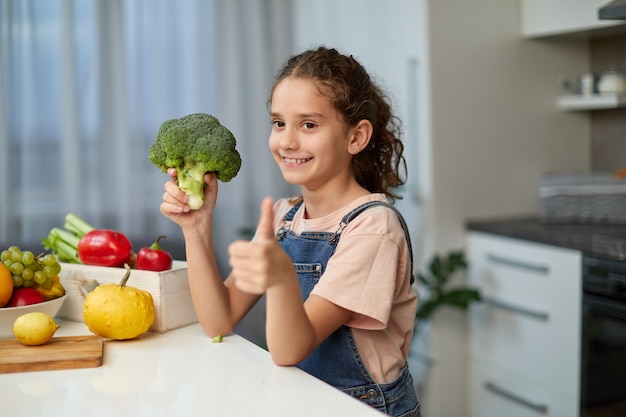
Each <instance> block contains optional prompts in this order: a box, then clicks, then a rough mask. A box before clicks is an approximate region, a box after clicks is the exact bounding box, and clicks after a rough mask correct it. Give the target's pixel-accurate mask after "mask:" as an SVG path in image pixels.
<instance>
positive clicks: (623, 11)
mask: <svg viewBox="0 0 626 417" xmlns="http://www.w3.org/2000/svg"><path fill="white" fill-rule="evenodd" d="M598 19H600V20H622V19H626V0H613V1H612V2H610V3H608V4H606V5H604V6H602V7H600V9H599V10H598Z"/></svg>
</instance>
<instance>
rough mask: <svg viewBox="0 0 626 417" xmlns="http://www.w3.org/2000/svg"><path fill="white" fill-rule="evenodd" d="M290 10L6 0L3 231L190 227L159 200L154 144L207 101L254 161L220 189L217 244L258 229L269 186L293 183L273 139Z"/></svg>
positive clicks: (0, 121) (0, 27)
mask: <svg viewBox="0 0 626 417" xmlns="http://www.w3.org/2000/svg"><path fill="white" fill-rule="evenodd" d="M290 10H291V7H290V1H289V0H259V1H256V0H250V1H244V0H241V1H229V0H75V1H72V0H0V83H1V84H0V86H1V88H0V243H1V244H3V245H8V244H19V243H20V242H25V243H29V244H39V243H40V239H41V238H42V237H44V236H45V235H47V233H48V232H49V230H50V229H51V228H52V227H54V226H62V225H63V218H64V216H65V215H66V214H67V213H70V212H73V213H76V214H78V215H80V216H82V217H84V218H85V219H86V220H88V221H89V222H91V223H92V224H94V225H95V226H97V227H100V228H105V227H108V228H114V229H117V230H120V231H122V232H123V233H125V234H127V235H128V236H129V237H131V239H133V238H135V237H137V238H141V239H143V240H145V239H150V238H155V237H156V236H157V235H158V234H166V235H167V236H168V239H166V240H165V241H164V242H163V244H164V245H165V246H167V244H168V241H177V239H180V231H179V230H178V227H177V226H176V225H174V224H173V223H172V222H170V221H169V220H167V219H165V218H164V217H163V216H162V215H161V214H160V212H159V204H160V201H161V196H162V193H163V183H164V181H165V180H166V179H167V177H166V176H165V174H163V173H161V172H160V171H159V170H158V169H157V168H156V167H154V166H153V165H152V164H151V163H150V161H149V159H148V148H149V146H150V144H151V143H152V142H153V140H154V138H155V136H156V132H157V130H158V128H159V126H160V124H161V123H162V122H164V121H165V120H167V119H170V118H175V117H180V116H183V115H186V114H190V113H195V112H206V113H210V114H214V115H215V116H217V117H218V118H219V119H220V120H221V121H222V123H223V124H224V125H226V126H228V127H229V128H230V129H231V130H232V131H233V133H234V134H235V136H236V137H237V138H238V148H239V151H240V153H241V154H242V159H243V166H242V169H241V171H240V174H239V175H238V176H237V177H236V178H235V179H233V180H232V181H231V182H229V183H226V184H221V187H220V199H219V201H218V213H217V218H218V225H219V226H218V230H217V235H218V239H219V242H218V245H217V246H218V247H220V248H224V250H225V248H226V245H227V244H228V242H230V241H232V240H233V239H235V238H237V237H239V236H241V235H242V234H244V235H245V234H246V233H247V232H249V231H250V230H254V227H255V225H256V220H257V218H258V205H259V202H260V200H261V198H262V197H263V196H264V195H275V196H281V195H284V194H287V193H289V192H290V190H289V188H288V187H287V186H285V185H284V182H283V181H282V179H281V177H280V173H279V172H278V170H277V168H276V167H275V164H274V162H273V161H272V160H271V158H270V155H269V151H268V150H267V138H268V134H269V127H270V124H269V118H268V116H267V111H266V101H267V94H268V92H269V88H270V86H271V82H272V78H273V76H274V72H275V71H276V70H277V68H278V65H279V64H280V63H281V62H282V61H283V60H284V59H285V58H286V57H287V56H288V55H289V54H291V53H292V46H291V35H290V31H291V29H290V21H291V11H290ZM141 239H140V240H141ZM218 258H220V259H221V258H223V254H221V253H218ZM224 262H225V261H223V260H220V264H221V265H224Z"/></svg>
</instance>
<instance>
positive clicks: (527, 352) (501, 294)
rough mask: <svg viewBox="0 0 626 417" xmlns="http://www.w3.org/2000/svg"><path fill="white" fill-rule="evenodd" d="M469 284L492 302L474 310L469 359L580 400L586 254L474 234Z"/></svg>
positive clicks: (470, 317) (472, 309)
mask: <svg viewBox="0 0 626 417" xmlns="http://www.w3.org/2000/svg"><path fill="white" fill-rule="evenodd" d="M468 253H469V257H468V259H469V269H468V272H469V275H468V278H469V282H470V285H473V286H476V287H478V288H480V290H481V293H482V295H483V297H484V298H485V301H484V302H483V303H479V304H475V305H474V306H472V308H471V309H470V312H469V315H468V320H469V329H470V343H469V347H470V354H471V355H473V356H476V357H478V358H483V359H485V360H488V361H489V362H491V363H493V364H495V365H496V366H499V367H501V368H502V369H507V370H509V371H511V372H515V373H518V374H520V375H524V376H526V377H528V379H529V380H531V381H534V382H536V383H538V384H540V385H541V386H542V387H544V388H547V389H550V390H552V391H554V392H558V393H561V394H563V395H566V396H569V397H573V396H575V395H577V392H578V385H579V379H580V376H579V363H580V359H579V357H580V353H579V349H580V314H581V283H580V282H581V278H580V275H581V254H580V253H579V252H578V251H574V250H567V249H561V248H556V247H552V246H548V245H541V244H535V243H530V242H524V241H518V240H515V239H509V238H502V237H499V236H492V235H485V234H481V233H471V234H470V237H469V241H468Z"/></svg>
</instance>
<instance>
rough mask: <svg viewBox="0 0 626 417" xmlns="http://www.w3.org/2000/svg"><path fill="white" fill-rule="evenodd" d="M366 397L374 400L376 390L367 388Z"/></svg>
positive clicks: (376, 395) (376, 394)
mask: <svg viewBox="0 0 626 417" xmlns="http://www.w3.org/2000/svg"><path fill="white" fill-rule="evenodd" d="M367 398H368V399H369V400H375V399H376V398H378V391H376V390H375V389H373V388H372V389H369V390H367Z"/></svg>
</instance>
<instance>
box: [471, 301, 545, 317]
mask: <svg viewBox="0 0 626 417" xmlns="http://www.w3.org/2000/svg"><path fill="white" fill-rule="evenodd" d="M483 302H484V303H486V304H489V305H490V306H492V307H496V308H501V309H502V310H506V311H510V312H513V313H518V314H523V315H525V316H528V317H532V318H533V319H537V320H543V321H548V319H549V318H550V315H549V314H548V313H546V312H543V311H535V310H530V309H528V308H524V307H520V306H516V305H513V304H509V303H504V302H502V301H498V300H495V299H493V298H490V297H483Z"/></svg>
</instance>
